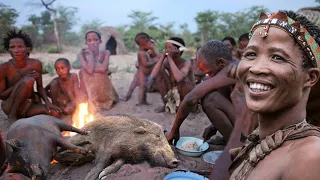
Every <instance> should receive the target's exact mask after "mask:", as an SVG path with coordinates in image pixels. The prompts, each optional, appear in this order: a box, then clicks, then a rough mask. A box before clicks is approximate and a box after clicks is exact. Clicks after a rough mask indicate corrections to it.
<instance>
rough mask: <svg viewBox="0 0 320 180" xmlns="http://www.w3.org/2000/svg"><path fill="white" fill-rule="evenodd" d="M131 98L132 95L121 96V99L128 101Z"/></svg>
mask: <svg viewBox="0 0 320 180" xmlns="http://www.w3.org/2000/svg"><path fill="white" fill-rule="evenodd" d="M130 98H131V96H125V97H122V98H120V100H121V101H128V100H129V99H130Z"/></svg>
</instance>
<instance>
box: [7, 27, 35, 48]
mask: <svg viewBox="0 0 320 180" xmlns="http://www.w3.org/2000/svg"><path fill="white" fill-rule="evenodd" d="M15 38H19V39H22V40H23V42H24V45H25V46H26V47H28V48H30V51H31V50H32V48H33V45H32V40H31V38H30V36H29V35H28V34H26V33H24V32H22V31H21V30H20V31H18V32H17V31H16V30H15V29H13V30H10V31H9V32H8V33H7V35H6V36H5V37H4V38H3V49H4V50H6V51H7V50H8V49H9V46H10V40H11V39H15Z"/></svg>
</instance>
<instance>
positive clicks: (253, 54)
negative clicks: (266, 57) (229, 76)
mask: <svg viewBox="0 0 320 180" xmlns="http://www.w3.org/2000/svg"><path fill="white" fill-rule="evenodd" d="M245 56H251V57H252V56H256V54H255V53H253V52H248V53H246V54H245Z"/></svg>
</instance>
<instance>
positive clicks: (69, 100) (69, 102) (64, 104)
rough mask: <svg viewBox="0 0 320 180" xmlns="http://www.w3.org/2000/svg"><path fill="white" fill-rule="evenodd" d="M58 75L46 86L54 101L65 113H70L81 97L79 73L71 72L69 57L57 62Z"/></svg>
mask: <svg viewBox="0 0 320 180" xmlns="http://www.w3.org/2000/svg"><path fill="white" fill-rule="evenodd" d="M54 65H55V69H56V72H57V74H58V77H56V78H54V79H53V80H52V81H51V82H50V83H49V84H48V85H47V86H46V88H45V90H46V93H47V95H48V96H49V97H50V98H51V100H52V103H53V104H54V105H56V106H58V107H59V108H60V109H61V110H62V113H63V114H64V115H70V114H72V113H73V112H74V110H75V108H76V106H77V104H78V103H77V100H78V99H77V98H79V80H78V75H77V74H75V73H70V69H71V66H70V62H69V60H68V59H65V58H59V59H58V60H56V62H55V64H54Z"/></svg>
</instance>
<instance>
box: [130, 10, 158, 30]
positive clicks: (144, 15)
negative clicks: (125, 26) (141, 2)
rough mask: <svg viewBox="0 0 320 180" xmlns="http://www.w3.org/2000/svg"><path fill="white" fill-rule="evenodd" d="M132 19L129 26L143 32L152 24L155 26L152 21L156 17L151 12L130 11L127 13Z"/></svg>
mask: <svg viewBox="0 0 320 180" xmlns="http://www.w3.org/2000/svg"><path fill="white" fill-rule="evenodd" d="M128 17H129V18H131V19H132V23H131V26H130V27H131V28H134V29H136V30H137V31H140V32H143V31H146V30H147V29H149V28H150V27H152V26H155V24H154V21H155V20H157V19H158V17H155V16H153V15H152V12H142V11H132V12H131V13H130V14H129V15H128Z"/></svg>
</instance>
